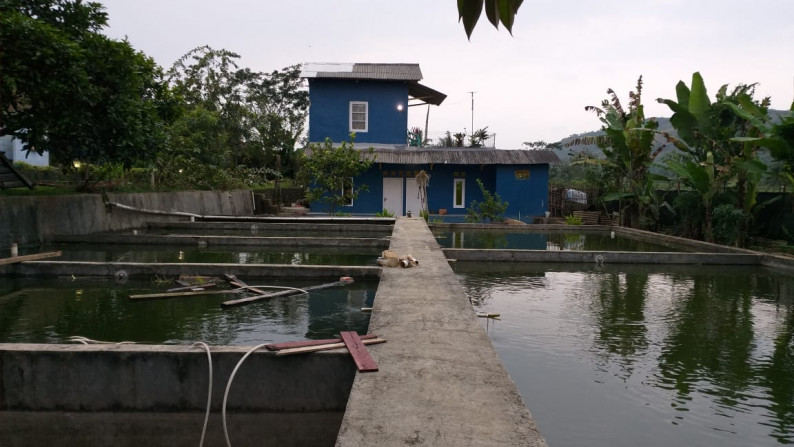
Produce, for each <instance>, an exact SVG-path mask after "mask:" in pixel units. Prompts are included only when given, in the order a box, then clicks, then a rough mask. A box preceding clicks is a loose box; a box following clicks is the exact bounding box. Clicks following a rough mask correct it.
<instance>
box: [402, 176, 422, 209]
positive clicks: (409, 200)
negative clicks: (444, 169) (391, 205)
mask: <svg viewBox="0 0 794 447" xmlns="http://www.w3.org/2000/svg"><path fill="white" fill-rule="evenodd" d="M421 210H422V201H421V200H420V199H419V187H418V186H417V185H416V179H415V178H413V177H408V178H406V179H405V211H406V212H408V211H410V212H411V214H412V215H413V216H414V217H419V216H420V215H421V214H420V211H421Z"/></svg>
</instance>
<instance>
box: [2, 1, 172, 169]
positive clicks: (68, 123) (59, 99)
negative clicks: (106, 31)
mask: <svg viewBox="0 0 794 447" xmlns="http://www.w3.org/2000/svg"><path fill="white" fill-rule="evenodd" d="M1 5H2V6H1V10H2V13H0V64H2V70H0V109H1V110H0V113H2V123H1V124H0V126H1V127H0V135H12V136H14V137H16V138H19V139H20V140H22V141H23V143H24V145H25V148H26V149H27V150H35V151H37V152H39V153H42V152H44V151H49V152H50V154H51V158H52V159H53V160H55V161H56V162H60V163H63V164H66V165H71V162H72V161H73V160H81V161H83V162H86V163H104V162H117V163H122V164H124V165H125V166H130V165H132V164H134V163H135V162H136V161H138V160H145V159H149V158H151V157H153V155H154V153H155V152H156V151H157V149H158V148H159V147H160V146H161V145H162V144H163V143H164V140H165V127H166V125H167V123H168V121H169V120H170V119H172V118H173V116H174V113H173V107H174V102H173V98H172V96H171V95H170V92H169V91H168V89H167V88H166V87H165V85H164V83H163V81H162V73H161V71H160V69H159V67H158V66H157V65H156V64H155V63H154V61H153V60H152V59H151V58H149V57H147V56H146V55H144V54H143V53H141V52H138V51H135V50H134V49H133V48H132V47H131V46H130V45H129V43H128V42H126V41H115V40H111V39H109V38H107V37H106V36H104V35H102V34H100V33H99V31H100V30H101V29H102V28H103V27H105V26H106V24H107V15H106V14H105V12H104V11H103V7H102V5H100V4H99V3H92V2H88V3H83V2H82V1H80V0H3V1H2V3H1Z"/></svg>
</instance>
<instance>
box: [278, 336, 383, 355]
mask: <svg viewBox="0 0 794 447" xmlns="http://www.w3.org/2000/svg"><path fill="white" fill-rule="evenodd" d="M361 343H364V344H365V345H376V344H378V343H386V340H385V339H383V338H370V339H367V340H361ZM346 347H347V346H345V343H344V342H342V343H329V344H327V345H319V346H304V347H302V348H293V349H282V350H281V351H276V355H279V356H281V355H292V354H306V353H309V352H317V351H327V350H329V349H339V348H346Z"/></svg>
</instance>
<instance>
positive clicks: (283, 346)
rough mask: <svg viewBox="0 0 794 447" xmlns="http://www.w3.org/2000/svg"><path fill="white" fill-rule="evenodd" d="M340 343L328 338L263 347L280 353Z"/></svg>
mask: <svg viewBox="0 0 794 447" xmlns="http://www.w3.org/2000/svg"><path fill="white" fill-rule="evenodd" d="M375 337H377V335H375V334H367V335H362V336H361V339H362V340H367V339H370V338H375ZM341 342H342V339H341V338H328V339H325V340H304V341H285V342H282V343H271V344H269V345H267V346H265V347H266V348H267V349H269V350H271V351H280V350H282V349H290V348H303V347H305V346H319V345H327V344H330V343H341Z"/></svg>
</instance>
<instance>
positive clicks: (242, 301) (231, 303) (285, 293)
mask: <svg viewBox="0 0 794 447" xmlns="http://www.w3.org/2000/svg"><path fill="white" fill-rule="evenodd" d="M352 282H353V281H352V280H344V281H336V282H330V283H327V284H320V285H316V286H309V287H304V288H303V290H305V291H306V292H311V291H313V290H321V289H328V288H330V287H338V286H346V285H348V284H351V283H352ZM248 290H250V289H248ZM299 293H303V292H302V291H301V290H282V291H280V292H273V293H268V294H265V295H256V296H251V297H248V298H240V299H237V300H229V301H224V302H223V303H221V307H233V306H240V305H243V304H250V303H255V302H257V301H262V300H269V299H273V298H278V297H281V296H289V295H296V294H299Z"/></svg>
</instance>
